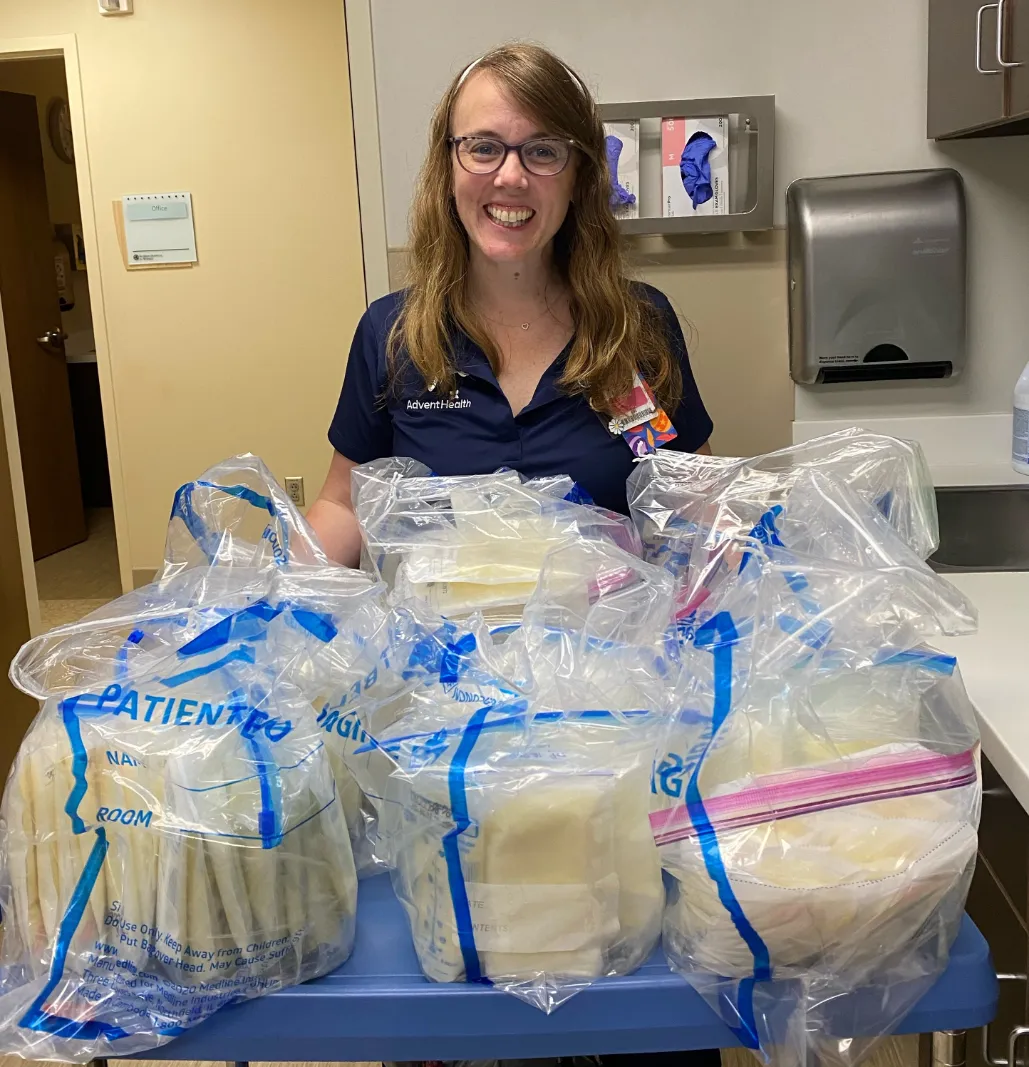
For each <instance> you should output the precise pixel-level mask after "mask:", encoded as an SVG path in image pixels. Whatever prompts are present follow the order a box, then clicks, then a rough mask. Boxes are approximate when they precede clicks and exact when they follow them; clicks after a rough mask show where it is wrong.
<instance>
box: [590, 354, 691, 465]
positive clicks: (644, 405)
mask: <svg viewBox="0 0 1029 1067" xmlns="http://www.w3.org/2000/svg"><path fill="white" fill-rule="evenodd" d="M615 412H616V414H615V415H614V417H613V418H612V419H611V420H610V422H608V424H607V428H608V430H609V431H610V432H611V433H613V434H621V435H622V437H623V438H624V439H625V443H626V444H627V445H628V446H629V448H630V449H631V450H632V454H633V455H634V456H636V458H637V459H642V458H643V457H644V456H649V455H650V454H651V453H653V452H656V451H657V450H658V449H659V448H660V447H661V446H662V445H666V444H668V442H669V441H674V440H675V438H676V437H678V436H679V435H678V433H677V432H676V429H675V427H674V426H673V425H672V420H671V419H670V418H669V417H668V415H667V414H666V413H665V411H664V409H663V408H662V407H661V406H660V405H659V404H658V402H657V399H656V398H655V396H654V393H653V391H652V390H651V388H650V386H649V385H647V383H646V382H645V381H644V380H643V379H642V378H641V377H640V375H639V374H638V373H635V374H633V385H632V392H631V393H630V394H629V395H628V396H625V397H622V398H621V399H620V400H619V401H617V402H616V404H615Z"/></svg>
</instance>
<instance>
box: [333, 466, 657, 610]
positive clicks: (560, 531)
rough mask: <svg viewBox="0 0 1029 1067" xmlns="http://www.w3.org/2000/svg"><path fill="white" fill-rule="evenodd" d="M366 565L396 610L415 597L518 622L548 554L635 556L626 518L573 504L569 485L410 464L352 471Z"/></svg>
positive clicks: (576, 497) (435, 606) (576, 493)
mask: <svg viewBox="0 0 1029 1067" xmlns="http://www.w3.org/2000/svg"><path fill="white" fill-rule="evenodd" d="M353 497H354V507H355V511H356V513H357V518H358V522H359V523H360V525H361V532H362V535H363V538H364V563H365V566H366V567H367V568H368V569H370V570H372V571H373V572H374V573H376V574H377V575H381V576H382V578H383V579H384V580H385V581H386V582H387V584H388V585H389V587H390V589H391V590H393V592H394V597H393V600H394V602H400V601H402V600H405V599H408V598H410V597H416V598H418V599H419V600H422V601H423V602H424V603H426V604H427V605H428V606H429V607H430V608H431V609H432V610H433V611H436V612H438V613H439V614H441V615H444V616H448V617H461V616H464V615H467V614H469V613H470V612H473V611H483V612H484V613H486V614H487V615H488V616H491V617H503V618H510V619H512V620H517V619H518V618H519V617H520V614H521V609H522V606H523V605H524V604H525V602H526V601H527V600H528V598H529V597H530V596H531V595H532V592H533V590H534V589H535V588H536V581H537V579H538V577H539V572H540V567H541V566H542V563H543V559H544V557H545V556H546V554H547V552H549V551H550V550H551V549H552V548H555V547H556V546H558V545H561V544H565V543H567V542H568V541H577V540H604V541H606V542H609V543H611V544H616V545H618V546H620V547H622V548H624V549H626V550H628V551H631V552H633V553H634V554H636V555H639V554H640V550H639V541H638V538H637V536H636V533H635V530H634V529H633V527H632V523H631V522H629V521H628V520H627V519H625V518H624V517H623V516H620V515H616V514H614V513H613V512H608V511H605V510H603V509H601V508H597V507H593V506H591V505H589V504H585V503H580V502H579V501H581V500H582V499H583V497H582V494H581V491H580V490H579V489H578V488H577V487H576V486H575V484H574V483H573V482H572V480H571V479H570V478H567V477H553V478H539V479H533V480H529V481H523V479H522V478H521V477H520V476H519V475H518V474H517V473H516V472H515V471H509V470H502V471H497V472H496V473H494V474H485V475H468V476H460V477H450V478H440V477H436V476H434V475H432V474H431V473H430V471H429V469H428V468H427V467H425V466H424V465H423V464H421V463H417V462H416V461H415V460H411V459H399V458H390V459H380V460H374V461H373V462H371V463H366V464H364V465H363V466H360V467H358V468H356V469H355V470H354V472H353Z"/></svg>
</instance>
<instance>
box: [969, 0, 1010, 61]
mask: <svg viewBox="0 0 1029 1067" xmlns="http://www.w3.org/2000/svg"><path fill="white" fill-rule="evenodd" d="M999 8H1000V0H998V2H997V3H996V4H983V6H982V7H981V8H979V10H978V11H977V12H976V14H975V69H976V70H977V71H979V73H980V74H1002V73H1003V71H1000V70H986V68H985V67H984V66H983V63H982V59H983V12H984V11H994V10H997V9H999ZM1000 25H1001V22H1000V20H999V19H998V20H997V26H998V30H997V34H998V37H999V35H1000V29H999V27H1000ZM998 47H999V46H998Z"/></svg>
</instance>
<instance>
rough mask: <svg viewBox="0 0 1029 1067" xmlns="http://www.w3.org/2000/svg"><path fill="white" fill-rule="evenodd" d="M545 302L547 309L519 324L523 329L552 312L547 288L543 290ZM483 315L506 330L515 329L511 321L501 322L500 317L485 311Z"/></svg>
mask: <svg viewBox="0 0 1029 1067" xmlns="http://www.w3.org/2000/svg"><path fill="white" fill-rule="evenodd" d="M543 302H544V303H545V304H546V305H547V306H546V309H545V310H544V311H543V312H542V313H540V314H539V315H537V316H536V318H534V319H530V320H529V321H528V322H523V323H520V324H519V325H520V326H521V327H522V329H523V330H527V329H528V328H529V327H530V326H535V325H536V323H537V322H539V321H540V319H542V318H546V316H547V315H549V314H551V309H550V301H549V300H547V290H546V289H544V290H543ZM482 317H483V318H484V319H485V320H486V321H487V322H492V323H493V325H494V326H503V327H504V329H505V330H513V329H514V327H513V326H512V325H511V323H509V322H501V321H500V320H499V319H494V318H490V316H489V315H487V314H486V313H485V312H483V313H482Z"/></svg>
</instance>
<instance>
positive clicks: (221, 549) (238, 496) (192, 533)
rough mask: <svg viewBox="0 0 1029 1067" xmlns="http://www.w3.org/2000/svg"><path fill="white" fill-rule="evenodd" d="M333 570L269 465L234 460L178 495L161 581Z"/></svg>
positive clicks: (239, 458)
mask: <svg viewBox="0 0 1029 1067" xmlns="http://www.w3.org/2000/svg"><path fill="white" fill-rule="evenodd" d="M286 563H309V564H317V565H319V566H326V567H329V566H332V564H331V563H330V561H329V559H328V557H327V556H326V555H325V553H324V551H323V550H322V547H321V545H319V544H318V539H317V538H316V537H315V534H314V531H313V530H312V529H311V527H310V525H309V524H308V522H307V520H306V519H305V518H304V517H303V515H301V514H300V512H299V511H298V510H297V508H296V506H295V505H294V504H293V501H292V500H290V499H289V497H288V496H287V495H286V492H285V491H284V490H283V488H282V487H281V486H280V485H279V484H278V482H276V481H275V479H274V478H273V477H272V474H271V472H270V471H269V470H268V468H267V467H266V466H265V465H264V463H263V462H262V461H261V460H260V459H259V458H258V457H257V456H252V455H240V456H233V457H232V458H230V459H226V460H223V461H222V462H221V463H218V464H216V465H215V466H213V467H211V468H210V469H209V470H206V471H205V472H204V473H203V474H202V475H201V476H200V477H199V478H198V479H197V480H196V481H193V482H186V484H185V485H183V486H181V487H180V488H179V490H178V492H176V494H175V499H174V501H173V503H172V510H171V517H170V518H169V520H168V534H167V537H166V539H165V550H164V566H163V568H162V569H161V572H160V573H159V574H158V576H157V580H158V581H160V580H161V579H165V578H171V577H172V576H174V575H176V574H179V573H181V572H182V571H184V570H188V569H189V568H190V567H205V566H218V567H226V566H241V567H251V568H262V567H268V566H282V565H284V564H286Z"/></svg>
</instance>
